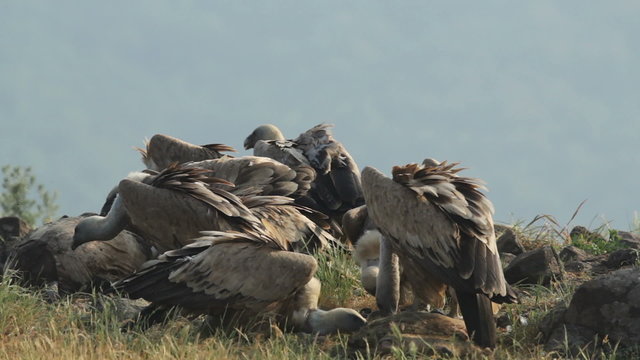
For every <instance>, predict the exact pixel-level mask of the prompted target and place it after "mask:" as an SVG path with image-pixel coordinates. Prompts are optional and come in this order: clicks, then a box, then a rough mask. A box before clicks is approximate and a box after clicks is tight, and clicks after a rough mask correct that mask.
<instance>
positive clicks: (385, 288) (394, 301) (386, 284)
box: [376, 236, 400, 314]
mask: <svg viewBox="0 0 640 360" xmlns="http://www.w3.org/2000/svg"><path fill="white" fill-rule="evenodd" d="M399 301H400V265H399V263H398V255H396V254H394V253H393V250H392V249H391V244H390V242H389V239H387V238H386V237H385V236H382V237H381V239H380V266H379V268H378V281H377V283H376V303H377V305H378V308H379V309H380V311H381V312H382V313H383V314H395V313H396V312H397V311H398V302H399Z"/></svg>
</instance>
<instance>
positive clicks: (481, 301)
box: [362, 159, 517, 348]
mask: <svg viewBox="0 0 640 360" xmlns="http://www.w3.org/2000/svg"><path fill="white" fill-rule="evenodd" d="M457 165H458V164H457V163H452V164H448V163H447V162H443V163H438V162H437V161H434V160H430V159H427V160H425V161H424V162H423V164H421V165H418V164H407V165H405V166H395V167H394V168H393V170H392V175H393V177H392V178H391V179H390V178H388V177H386V176H385V175H384V174H382V173H381V172H380V171H378V170H377V169H374V168H372V167H366V168H365V169H364V170H363V172H362V186H363V190H364V197H365V200H366V204H367V211H368V214H369V216H371V218H372V220H373V222H374V223H375V224H376V225H377V226H378V228H379V229H380V231H381V232H382V234H383V235H384V237H383V238H382V239H383V244H381V248H384V247H385V246H387V245H386V244H387V243H388V246H389V248H390V249H391V250H392V252H393V254H397V255H398V258H399V260H400V264H401V266H402V269H403V272H405V273H406V274H407V277H408V279H409V281H410V282H412V288H413V289H416V288H417V286H416V285H418V286H419V285H420V284H423V286H427V287H431V288H433V289H434V290H437V289H438V288H441V289H443V288H444V287H445V285H449V286H450V287H452V288H453V289H454V290H455V292H456V295H457V300H458V304H459V306H460V310H461V312H462V316H463V319H464V322H465V325H466V327H467V331H468V332H469V334H470V335H471V337H472V338H473V340H474V341H475V342H476V343H477V344H478V345H480V346H482V347H489V348H495V345H496V326H495V322H494V318H493V311H492V306H491V301H492V300H493V301H495V302H497V303H504V302H515V301H517V297H516V294H515V292H514V291H513V289H511V288H510V287H509V286H508V284H507V283H506V281H505V279H504V275H503V272H502V266H501V264H500V258H499V255H498V250H497V246H496V239H495V233H494V227H493V205H492V204H491V202H490V201H489V200H488V199H487V198H486V197H485V195H484V194H483V193H482V192H481V191H480V190H482V189H484V186H483V183H482V181H481V180H479V179H475V178H469V177H461V176H458V172H459V171H461V170H462V169H461V168H457V167H456V166H457ZM381 253H382V251H381ZM381 257H383V255H382V254H381ZM381 261H383V262H384V261H388V260H386V259H381ZM381 276H382V274H381V275H379V278H380V277H381ZM385 276H386V277H391V276H387V275H385ZM394 276H395V275H394ZM397 283H398V281H391V282H388V283H384V282H383V283H382V285H385V286H387V288H386V289H380V286H381V282H380V281H378V287H379V288H378V289H377V292H378V293H381V295H385V298H382V299H381V298H378V299H377V301H378V303H379V304H380V303H381V302H383V303H384V302H385V301H386V302H387V303H386V304H384V306H385V307H386V308H387V309H391V310H393V309H394V304H393V303H388V302H389V301H395V300H396V299H397V296H394V295H390V294H394V293H396V292H397ZM376 296H377V297H378V295H376ZM415 296H417V297H422V296H423V295H422V294H415Z"/></svg>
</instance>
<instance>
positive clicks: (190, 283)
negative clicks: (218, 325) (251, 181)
mask: <svg viewBox="0 0 640 360" xmlns="http://www.w3.org/2000/svg"><path fill="white" fill-rule="evenodd" d="M202 235H203V236H201V237H199V238H197V239H195V241H194V242H192V243H191V244H189V245H186V246H184V247H182V248H180V249H176V250H172V251H167V252H166V253H164V254H162V255H161V256H160V257H158V259H156V260H151V261H149V262H147V263H146V264H144V265H143V267H142V268H141V269H140V270H139V271H138V272H137V273H136V274H134V275H132V276H130V277H128V278H126V279H123V280H121V281H119V282H117V283H116V284H114V287H115V288H116V289H118V290H121V291H123V292H126V293H127V294H128V295H129V297H131V298H143V299H145V300H147V301H150V302H151V303H152V305H154V306H156V307H158V308H159V309H162V308H172V307H179V308H180V309H182V310H186V311H187V312H189V313H193V314H208V315H211V316H217V317H224V318H233V319H235V321H239V322H240V323H243V322H249V321H251V320H253V319H254V318H255V317H256V316H257V315H260V314H262V313H265V312H273V313H276V314H279V315H281V316H282V317H283V318H284V321H283V322H284V323H286V324H287V325H289V326H291V325H293V327H294V329H295V330H300V331H308V332H313V333H319V334H329V333H334V332H337V331H342V332H350V331H354V330H357V329H358V328H360V327H362V326H363V325H364V324H365V323H366V320H365V319H364V318H363V317H362V316H361V315H360V314H359V313H358V312H356V311H355V310H353V309H347V308H336V309H333V310H329V311H325V310H320V309H318V297H319V294H320V282H319V281H318V279H316V278H314V274H315V272H316V269H317V266H318V265H317V263H316V260H315V259H314V258H313V257H312V256H310V255H306V254H301V253H297V252H293V251H291V250H292V247H291V244H290V243H289V241H288V240H286V239H276V238H273V237H271V236H269V235H268V234H267V233H265V232H256V231H252V230H246V231H244V232H242V233H239V232H234V231H228V232H220V231H205V232H203V233H202ZM238 319H240V320H238Z"/></svg>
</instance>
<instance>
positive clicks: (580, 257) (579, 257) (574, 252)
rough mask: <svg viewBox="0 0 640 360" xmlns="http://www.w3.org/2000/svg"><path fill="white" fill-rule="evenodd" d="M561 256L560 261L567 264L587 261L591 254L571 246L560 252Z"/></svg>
mask: <svg viewBox="0 0 640 360" xmlns="http://www.w3.org/2000/svg"><path fill="white" fill-rule="evenodd" d="M559 256H560V260H562V261H563V262H565V263H566V262H570V261H585V260H586V259H587V258H588V257H589V254H587V252H586V251H584V250H582V249H580V248H579V247H575V246H573V245H569V246H566V247H565V248H563V249H562V250H560V254H559Z"/></svg>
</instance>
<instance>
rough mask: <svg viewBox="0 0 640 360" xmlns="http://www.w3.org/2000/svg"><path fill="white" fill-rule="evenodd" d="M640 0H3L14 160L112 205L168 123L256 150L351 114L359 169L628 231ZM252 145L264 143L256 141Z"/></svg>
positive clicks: (2, 98) (501, 206)
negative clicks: (262, 138)
mask: <svg viewBox="0 0 640 360" xmlns="http://www.w3.org/2000/svg"><path fill="white" fill-rule="evenodd" d="M639 17H640V2H637V1H609V2H588V3H587V2H583V1H541V0H536V1H529V2H520V1H518V2H515V1H482V2H472V1H464V2H463V1H437V2H436V1H415V2H411V1H404V2H390V1H389V2H386V1H385V2H382V1H318V2H301V1H268V2H263V1H179V2H178V1H156V0H154V1H135V2H134V1H101V2H90V1H26V0H24V1H0V124H1V131H2V132H1V134H2V135H0V136H1V138H0V139H1V141H0V165H4V164H12V165H22V166H31V167H32V168H33V170H34V172H35V174H36V176H37V179H38V180H39V181H40V182H41V183H43V184H44V185H45V186H46V188H47V189H49V190H56V191H57V192H58V194H59V199H58V203H59V205H60V207H61V209H60V215H61V214H69V215H77V214H79V213H81V212H84V211H98V210H99V209H100V207H101V205H102V202H103V200H104V197H105V195H106V194H107V193H108V191H109V190H110V189H111V187H112V186H114V185H115V184H117V182H118V181H119V180H120V179H121V178H123V177H124V176H126V175H127V173H128V172H130V171H133V170H139V169H141V168H142V163H141V162H140V160H139V155H138V154H137V153H136V152H135V151H134V150H133V147H135V146H142V144H143V141H144V139H145V138H149V137H151V136H152V135H153V134H155V133H165V134H169V135H173V136H176V137H180V138H182V139H184V140H186V141H189V142H193V143H197V144H204V143H214V142H219V143H226V144H228V145H231V146H234V147H236V148H238V149H239V150H241V148H242V142H243V140H244V138H245V137H246V136H247V135H248V134H249V133H250V132H251V131H252V130H253V129H254V128H255V127H256V126H257V125H259V124H262V123H274V124H277V125H279V126H280V127H281V129H282V130H283V132H284V133H285V134H286V135H287V136H288V137H291V138H293V137H295V136H297V135H298V134H299V133H300V132H302V131H304V130H306V129H308V128H310V127H312V126H313V125H316V124H317V123H320V122H328V123H333V124H335V128H334V134H335V137H336V138H337V139H339V140H340V141H342V142H343V143H345V145H346V146H347V148H348V149H349V150H350V152H351V154H352V155H353V156H354V158H355V159H356V161H357V162H358V164H359V165H360V167H364V166H366V165H371V166H375V167H377V168H379V169H381V170H383V171H385V172H387V173H389V171H390V168H391V166H392V165H396V164H405V163H408V162H419V161H421V160H422V159H423V158H425V157H434V158H437V159H439V160H450V161H460V162H462V163H463V165H465V166H466V167H468V168H469V169H468V170H467V171H465V172H464V173H463V174H465V175H467V176H474V177H480V178H483V179H484V180H485V181H486V182H487V183H488V187H489V189H490V191H489V193H488V196H489V198H490V199H491V200H492V201H493V202H494V204H495V206H496V215H495V218H496V221H498V222H502V223H511V222H513V221H518V220H523V221H529V220H531V219H532V218H533V217H534V216H535V215H537V214H543V213H544V214H551V215H554V216H556V217H557V218H558V219H559V220H560V221H561V222H566V221H568V220H569V218H570V216H571V214H572V213H573V211H574V210H575V209H576V207H577V206H578V204H579V203H580V202H581V201H582V200H585V199H586V200H587V203H586V204H585V206H584V207H583V208H582V210H581V212H580V214H579V215H578V218H577V220H576V221H574V223H573V224H582V225H586V226H591V227H596V226H598V225H601V224H602V223H604V222H605V221H611V222H612V226H614V227H617V228H621V229H628V228H629V227H630V226H631V224H632V222H633V219H634V213H635V211H636V210H638V209H640V206H639V204H638V200H640V199H639V197H638V193H636V192H635V191H637V188H638V183H639V182H640V155H639V153H640V151H638V150H639V149H638V146H639V145H640V141H639V139H640V74H639V72H638V64H640V40H639V39H640V38H639V37H638V34H640V22H639V21H638V18H639ZM240 154H246V152H244V151H240Z"/></svg>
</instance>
